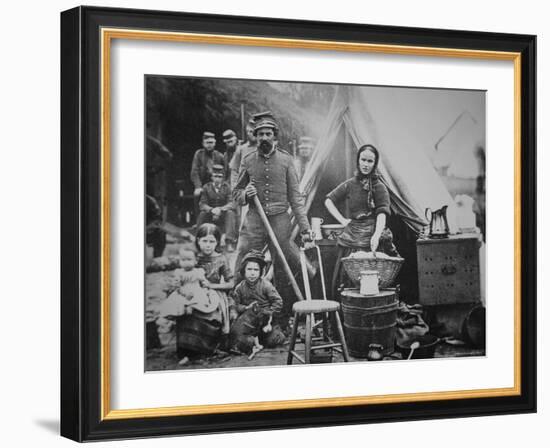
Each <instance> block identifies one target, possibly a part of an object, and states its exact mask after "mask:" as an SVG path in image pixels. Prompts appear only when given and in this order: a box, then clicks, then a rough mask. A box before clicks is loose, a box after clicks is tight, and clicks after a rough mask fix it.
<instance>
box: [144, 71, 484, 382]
mask: <svg viewBox="0 0 550 448" xmlns="http://www.w3.org/2000/svg"><path fill="white" fill-rule="evenodd" d="M144 83H145V101H146V104H145V111H146V112H145V117H144V119H145V124H146V126H145V129H146V135H145V136H144V141H145V149H146V151H145V154H146V160H145V166H146V172H145V173H144V175H145V177H146V182H145V185H146V191H145V192H144V193H145V196H144V201H145V209H146V220H145V222H146V226H145V229H144V241H145V247H144V252H145V297H144V325H145V335H146V337H145V341H144V349H145V370H146V371H160V370H180V369H220V368H246V367H258V366H286V365H290V364H293V365H298V364H322V363H340V362H373V361H399V362H415V361H417V360H422V359H434V358H437V359H440V360H441V362H444V360H445V359H447V358H455V357H480V356H485V323H486V303H485V273H486V266H485V245H486V240H487V235H486V222H485V216H486V214H485V209H486V204H485V185H486V179H485V171H486V169H485V157H486V150H487V148H486V92H485V91H481V90H458V89H440V88H438V89H435V88H418V87H414V88H413V87H404V86H378V85H347V84H326V83H304V82H287V81H284V82H283V81H264V80H246V79H220V78H189V77H179V76H162V75H147V76H145V79H144ZM396 365H399V363H397V364H396Z"/></svg>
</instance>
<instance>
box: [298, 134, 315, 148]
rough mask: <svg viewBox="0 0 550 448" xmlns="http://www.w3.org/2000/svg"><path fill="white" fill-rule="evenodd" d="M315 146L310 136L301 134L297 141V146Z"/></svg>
mask: <svg viewBox="0 0 550 448" xmlns="http://www.w3.org/2000/svg"><path fill="white" fill-rule="evenodd" d="M314 146H315V140H314V139H313V138H311V137H307V136H305V135H304V136H303V137H300V143H298V148H313V147H314Z"/></svg>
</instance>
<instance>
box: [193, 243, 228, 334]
mask: <svg viewBox="0 0 550 448" xmlns="http://www.w3.org/2000/svg"><path fill="white" fill-rule="evenodd" d="M197 267H199V268H202V269H203V270H204V272H205V275H206V279H207V280H208V281H209V282H210V283H214V284H218V283H221V281H222V279H223V280H224V281H225V282H228V281H230V280H232V279H233V273H232V272H231V268H230V267H229V262H228V261H227V258H226V257H225V255H223V254H220V253H218V252H214V253H213V254H212V255H205V254H201V253H199V254H198V256H197ZM211 292H212V293H214V294H216V295H217V296H218V298H219V306H218V308H217V310H216V311H214V312H212V313H201V312H200V311H197V317H201V318H203V319H206V320H210V321H211V320H216V321H218V322H219V323H220V324H221V328H222V333H223V334H229V325H230V322H229V305H230V301H229V300H230V299H229V297H228V295H227V292H226V291H223V290H219V289H218V290H215V291H214V290H211Z"/></svg>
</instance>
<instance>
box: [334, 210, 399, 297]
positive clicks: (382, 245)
mask: <svg viewBox="0 0 550 448" xmlns="http://www.w3.org/2000/svg"><path fill="white" fill-rule="evenodd" d="M375 227H376V221H375V220H374V219H372V218H369V219H365V220H352V221H351V222H350V223H349V224H348V225H347V226H346V228H345V229H344V231H343V232H342V234H341V235H340V236H339V237H338V253H337V255H336V263H335V265H334V272H333V275H332V285H331V292H332V297H336V298H339V297H340V294H339V291H341V290H342V289H343V288H349V287H352V286H353V284H352V283H351V280H350V279H349V278H347V275H345V272H344V269H343V266H342V258H345V257H347V256H349V255H350V254H351V253H352V252H356V251H359V250H363V251H365V252H370V250H371V248H370V239H371V237H372V235H373V234H374V229H375ZM377 251H378V252H383V253H385V254H387V255H389V256H391V257H398V256H399V253H398V252H397V249H396V247H395V245H394V244H393V234H392V232H391V230H390V229H389V228H387V227H386V228H385V229H384V230H383V231H382V234H381V235H380V241H379V243H378V249H377Z"/></svg>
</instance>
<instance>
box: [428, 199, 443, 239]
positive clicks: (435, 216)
mask: <svg viewBox="0 0 550 448" xmlns="http://www.w3.org/2000/svg"><path fill="white" fill-rule="evenodd" d="M425 215H426V219H427V220H428V221H429V222H430V225H429V230H430V233H429V235H428V236H429V237H430V238H447V237H448V236H449V222H448V221H447V206H446V205H444V206H443V207H441V208H440V209H439V210H435V211H432V210H431V209H429V208H427V209H426V211H425Z"/></svg>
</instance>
